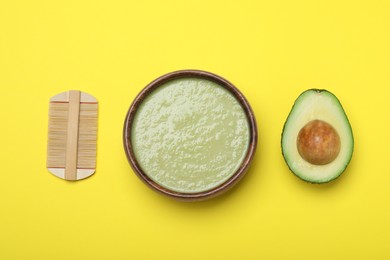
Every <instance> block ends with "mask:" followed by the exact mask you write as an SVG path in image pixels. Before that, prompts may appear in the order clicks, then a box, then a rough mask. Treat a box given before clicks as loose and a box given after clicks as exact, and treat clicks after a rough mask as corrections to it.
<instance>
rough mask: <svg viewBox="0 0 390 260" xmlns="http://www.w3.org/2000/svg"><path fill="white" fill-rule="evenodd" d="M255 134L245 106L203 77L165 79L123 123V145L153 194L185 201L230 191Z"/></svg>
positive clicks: (182, 74) (220, 82)
mask: <svg viewBox="0 0 390 260" xmlns="http://www.w3.org/2000/svg"><path fill="white" fill-rule="evenodd" d="M256 142H257V130H256V124H255V120H254V116H253V112H252V110H251V109H250V107H249V105H248V103H247V101H246V100H245V98H244V97H243V96H242V94H241V93H240V92H239V91H238V90H237V89H236V88H235V87H234V86H233V85H232V84H231V83H229V82H227V81H226V80H224V79H222V78H220V77H219V76H216V75H214V74H211V73H208V72H204V71H178V72H173V73H169V74H167V75H164V76H162V77H160V78H159V79H157V80H155V81H153V82H152V83H150V84H149V85H148V86H147V87H146V88H145V89H144V90H143V91H142V92H141V93H140V94H139V95H138V96H137V98H136V99H135V101H134V102H133V104H132V105H131V107H130V109H129V112H128V114H127V117H126V121H125V127H124V145H125V150H126V154H127V157H128V159H129V162H130V164H131V166H132V167H133V169H134V170H135V172H136V173H137V175H138V176H139V177H140V178H141V179H142V180H143V181H144V182H146V183H147V184H148V185H149V186H150V187H151V188H153V189H154V190H157V191H159V192H161V193H163V194H165V195H168V196H171V197H174V198H177V199H184V200H196V199H205V198H209V197H212V196H215V195H218V194H220V193H221V192H223V191H225V190H227V189H228V188H230V187H231V186H232V185H233V184H235V183H236V182H237V181H238V180H239V179H240V178H241V177H242V176H243V174H244V172H245V170H246V169H247V168H248V166H249V162H250V161H251V159H252V157H253V154H254V151H255V148H256Z"/></svg>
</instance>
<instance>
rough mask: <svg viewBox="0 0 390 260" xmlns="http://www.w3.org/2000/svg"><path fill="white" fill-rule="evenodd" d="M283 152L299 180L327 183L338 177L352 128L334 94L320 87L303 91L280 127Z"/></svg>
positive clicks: (348, 150)
mask: <svg viewBox="0 0 390 260" xmlns="http://www.w3.org/2000/svg"><path fill="white" fill-rule="evenodd" d="M281 145H282V153H283V157H284V160H285V161H286V163H287V165H288V167H289V168H290V170H291V171H292V172H293V173H294V174H295V175H296V176H298V177H299V178H301V179H302V180H305V181H307V182H311V183H326V182H329V181H332V180H334V179H336V178H337V177H339V176H340V175H341V174H342V173H343V172H344V170H345V169H346V168H347V166H348V164H349V162H350V160H351V158H352V153H353V148H354V139H353V133H352V128H351V125H350V123H349V120H348V117H347V115H346V114H345V112H344V109H343V107H342V105H341V103H340V101H339V100H338V99H337V97H336V96H335V95H333V94H332V93H331V92H329V91H327V90H323V89H309V90H306V91H304V92H303V93H302V94H301V95H300V96H299V97H298V98H297V100H296V101H295V103H294V105H293V107H292V109H291V112H290V114H289V115H288V117H287V120H286V122H285V124H284V127H283V132H282V141H281Z"/></svg>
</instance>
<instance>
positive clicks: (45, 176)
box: [0, 0, 390, 259]
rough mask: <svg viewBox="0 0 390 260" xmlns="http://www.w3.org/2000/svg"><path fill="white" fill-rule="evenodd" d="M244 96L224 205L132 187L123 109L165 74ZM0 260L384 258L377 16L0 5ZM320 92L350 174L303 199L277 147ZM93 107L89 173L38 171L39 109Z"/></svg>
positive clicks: (281, 8) (280, 8)
mask: <svg viewBox="0 0 390 260" xmlns="http://www.w3.org/2000/svg"><path fill="white" fill-rule="evenodd" d="M185 68H195V69H203V70H207V71H211V72H214V73H217V74H219V75H221V76H223V77H225V78H227V79H228V80H230V81H231V82H233V83H234V84H236V86H237V87H238V88H239V89H240V90H242V92H243V93H244V94H245V95H246V96H247V98H248V100H249V101H250V103H251V104H252V107H253V110H254V112H255V114H256V116H257V122H258V125H259V134H260V138H259V143H258V150H257V154H256V156H255V159H254V163H253V165H252V167H251V169H250V171H249V172H248V175H247V176H246V177H245V178H244V179H243V181H242V182H241V183H240V184H239V185H238V186H237V187H235V188H234V189H233V190H232V191H231V192H229V193H228V194H226V195H224V196H222V197H219V198H216V199H213V200H210V201H206V202H199V203H182V202H176V201H172V200H170V199H168V198H165V197H163V196H161V195H159V194H156V193H154V192H152V191H151V190H150V189H148V188H147V187H146V186H145V185H144V184H143V183H142V182H141V181H140V180H139V179H138V178H137V177H136V176H135V174H134V173H133V172H132V170H131V169H130V166H129V164H128V163H127V160H126V157H125V154H124V151H123V147H122V125H123V121H124V118H125V114H126V112H127V109H128V107H129V105H130V103H131V101H132V100H133V99H134V97H135V96H136V94H137V93H138V92H139V91H140V90H141V89H142V88H143V87H144V86H145V85H146V84H147V83H149V82H150V81H151V80H153V79H155V78H156V77H158V76H160V75H162V74H164V73H167V72H170V71H173V70H178V69H185ZM0 87H1V90H2V91H1V102H0V117H1V118H2V127H1V128H0V129H1V130H0V147H1V148H0V158H1V168H0V176H1V181H0V209H1V210H0V259H390V188H389V185H390V170H389V167H388V165H389V163H390V161H389V155H390V154H389V146H390V142H389V137H388V135H389V131H390V129H389V127H390V118H389V117H390V90H389V87H390V2H389V1H387V0H366V1H352V0H351V1H339V0H330V1H309V0H307V1H304V0H298V1H280V0H276V1H237V0H236V1H226V0H221V1H212V0H197V1H193V2H189V1H172V0H164V1H116V0H110V1H80V0H72V1H43V0H37V1H17V0H16V1H1V3H0ZM308 88H326V89H328V90H330V91H332V92H333V93H334V94H335V95H337V96H338V98H339V99H340V100H341V103H342V104H343V106H344V108H345V110H346V112H347V114H348V116H349V119H350V121H351V124H352V127H353V131H354V134H355V145H356V148H355V153H354V156H353V159H352V162H351V164H350V166H349V167H348V170H347V171H346V172H345V173H344V175H342V177H341V178H340V179H339V180H337V181H336V182H334V183H331V184H327V185H321V186H319V185H311V184H308V183H305V182H303V181H301V180H299V179H298V178H296V177H295V176H294V175H293V174H291V173H290V172H289V170H288V169H287V166H286V164H285V163H284V160H283V158H282V155H281V150H280V134H281V130H282V127H283V124H284V121H285V119H286V117H287V114H288V112H289V110H290V108H291V106H292V104H293V102H294V100H295V99H296V97H297V96H298V95H299V94H300V93H301V92H302V91H303V90H306V89H308ZM67 89H81V90H83V91H86V92H89V93H91V94H93V95H95V96H96V97H97V98H98V99H99V101H100V114H99V137H98V138H99V140H98V165H97V172H96V174H95V175H94V176H93V177H91V178H89V179H87V180H84V181H79V182H76V183H70V182H65V181H63V180H61V179H59V178H56V177H55V176H53V175H51V174H50V173H48V172H47V171H46V168H45V160H46V138H47V117H48V116H47V112H48V100H49V98H50V97H51V96H52V95H54V94H57V93H59V92H62V91H65V90H67Z"/></svg>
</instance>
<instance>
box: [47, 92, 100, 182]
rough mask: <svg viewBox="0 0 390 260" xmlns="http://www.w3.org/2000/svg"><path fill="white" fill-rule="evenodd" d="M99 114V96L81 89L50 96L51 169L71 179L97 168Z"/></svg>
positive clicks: (49, 155)
mask: <svg viewBox="0 0 390 260" xmlns="http://www.w3.org/2000/svg"><path fill="white" fill-rule="evenodd" d="M97 116H98V102H97V100H96V98H94V97H93V96H91V95H89V94H87V93H84V92H81V91H79V90H70V91H67V92H63V93H60V94H58V95H55V96H53V97H52V98H51V99H50V103H49V131H48V132H49V133H48V145H47V162H46V166H47V169H48V170H49V172H51V173H52V174H54V175H56V176H57V177H60V178H62V179H65V180H70V181H75V180H81V179H84V178H86V177H88V176H91V175H92V174H93V173H94V172H95V168H96V139H97Z"/></svg>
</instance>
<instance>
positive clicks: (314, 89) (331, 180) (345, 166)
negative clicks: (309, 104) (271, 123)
mask: <svg viewBox="0 0 390 260" xmlns="http://www.w3.org/2000/svg"><path fill="white" fill-rule="evenodd" d="M311 91H314V92H317V93H321V92H327V93H329V94H331V95H332V96H334V97H335V99H336V100H337V102H338V105H339V106H340V107H341V109H342V110H343V111H345V110H344V108H343V106H342V105H341V103H340V100H339V99H338V98H337V97H336V96H335V95H334V94H333V93H332V92H330V91H328V90H326V89H316V88H312V89H308V90H305V91H304V92H302V93H301V94H300V95H299V96H298V98H297V99H296V100H295V102H294V104H293V106H292V107H291V110H290V112H289V114H288V116H287V119H288V118H289V117H290V114H291V112H292V111H293V109H294V107H295V105H296V102H297V101H298V100H299V98H300V97H301V96H302V95H304V94H305V93H307V92H311ZM287 119H286V121H285V122H284V125H283V129H282V133H281V138H280V146H281V150H282V155H283V159H284V161H285V162H286V164H287V167H288V169H289V170H290V172H292V173H293V174H294V175H295V176H297V177H298V178H299V179H301V180H303V181H305V182H308V183H311V184H325V183H329V182H333V181H335V180H337V179H338V178H339V177H340V176H341V175H343V173H344V171H345V170H346V168H347V166H348V165H349V163H350V162H351V159H352V156H353V152H354V149H355V142H354V141H353V142H352V147H351V156H350V157H349V160H348V161H347V162H346V164H345V165H344V167H342V168H340V171H339V173H340V174H338V175H337V176H336V177H335V178H333V179H329V180H327V181H324V182H316V181H311V180H309V179H305V178H303V177H302V176H299V175H298V174H296V173H295V172H294V171H293V170H292V169H291V168H290V165H289V164H288V161H287V159H286V154H284V151H283V144H282V140H283V133H284V130H285V128H286V123H287ZM345 119H346V120H347V122H348V124H349V125H351V123H350V121H349V119H348V117H347V116H345ZM351 135H352V140H355V138H354V136H353V131H352V127H351Z"/></svg>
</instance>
